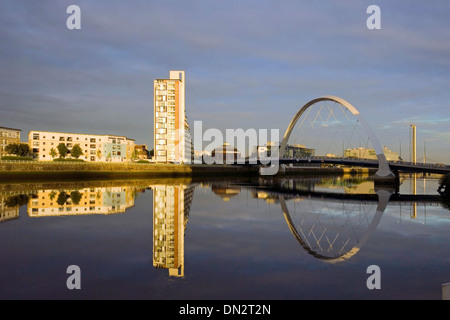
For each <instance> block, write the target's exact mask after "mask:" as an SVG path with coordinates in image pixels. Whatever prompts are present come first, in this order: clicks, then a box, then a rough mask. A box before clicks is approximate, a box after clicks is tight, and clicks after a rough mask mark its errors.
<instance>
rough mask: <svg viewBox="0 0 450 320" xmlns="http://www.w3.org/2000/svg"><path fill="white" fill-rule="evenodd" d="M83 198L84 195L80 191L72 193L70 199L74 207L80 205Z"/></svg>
mask: <svg viewBox="0 0 450 320" xmlns="http://www.w3.org/2000/svg"><path fill="white" fill-rule="evenodd" d="M82 197H83V194H82V193H81V192H80V191H78V190H76V191H72V192H71V193H70V198H71V199H72V203H73V204H74V205H78V204H79V203H80V200H81V198H82Z"/></svg>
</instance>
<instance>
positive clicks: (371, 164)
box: [279, 157, 450, 174]
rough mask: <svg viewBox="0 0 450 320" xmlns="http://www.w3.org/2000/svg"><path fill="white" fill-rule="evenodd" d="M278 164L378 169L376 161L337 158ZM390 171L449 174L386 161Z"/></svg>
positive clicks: (420, 165) (449, 170)
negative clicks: (332, 165) (330, 165)
mask: <svg viewBox="0 0 450 320" xmlns="http://www.w3.org/2000/svg"><path fill="white" fill-rule="evenodd" d="M279 163H280V164H284V165H288V164H294V165H295V164H334V165H343V166H351V167H367V168H378V161H377V160H370V159H354V158H337V157H332V158H331V157H308V158H280V159H279ZM387 163H388V165H389V168H390V169H391V171H394V172H395V171H400V172H409V173H434V174H447V173H450V166H447V165H443V164H432V163H412V162H406V161H388V162H387Z"/></svg>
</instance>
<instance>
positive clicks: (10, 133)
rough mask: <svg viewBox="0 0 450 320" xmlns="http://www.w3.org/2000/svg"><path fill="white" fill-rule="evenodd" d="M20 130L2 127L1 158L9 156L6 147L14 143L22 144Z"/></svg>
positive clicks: (0, 131) (0, 136)
mask: <svg viewBox="0 0 450 320" xmlns="http://www.w3.org/2000/svg"><path fill="white" fill-rule="evenodd" d="M21 131H22V130H20V129H13V128H7V127H0V158H1V157H2V156H6V155H8V153H7V152H6V150H5V149H6V146H7V145H9V144H12V143H20V132H21Z"/></svg>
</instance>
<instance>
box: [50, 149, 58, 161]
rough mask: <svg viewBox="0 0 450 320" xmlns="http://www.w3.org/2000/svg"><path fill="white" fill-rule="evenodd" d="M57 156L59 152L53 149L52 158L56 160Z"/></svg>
mask: <svg viewBox="0 0 450 320" xmlns="http://www.w3.org/2000/svg"><path fill="white" fill-rule="evenodd" d="M57 155H58V152H57V151H56V150H55V148H51V149H50V156H51V157H52V159H54V158H56V156H57Z"/></svg>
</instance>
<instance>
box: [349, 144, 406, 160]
mask: <svg viewBox="0 0 450 320" xmlns="http://www.w3.org/2000/svg"><path fill="white" fill-rule="evenodd" d="M383 153H384V155H385V156H386V160H388V161H398V160H400V157H399V155H398V153H397V152H394V151H392V150H389V149H388V148H387V147H386V146H385V147H384V148H383ZM344 157H345V158H354V159H372V160H376V159H377V154H376V152H375V149H370V148H362V147H360V148H353V149H345V150H344Z"/></svg>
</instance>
